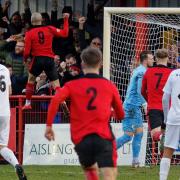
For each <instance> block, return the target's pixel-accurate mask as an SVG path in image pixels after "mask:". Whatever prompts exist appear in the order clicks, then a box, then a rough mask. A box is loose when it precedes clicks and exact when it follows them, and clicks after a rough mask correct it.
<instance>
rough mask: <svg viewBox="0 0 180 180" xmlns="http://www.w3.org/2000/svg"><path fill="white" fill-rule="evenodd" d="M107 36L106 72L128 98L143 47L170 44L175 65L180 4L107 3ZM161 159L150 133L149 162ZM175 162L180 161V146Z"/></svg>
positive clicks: (154, 47) (154, 162)
mask: <svg viewBox="0 0 180 180" xmlns="http://www.w3.org/2000/svg"><path fill="white" fill-rule="evenodd" d="M103 37H104V39H103V76H104V77H106V78H108V79H110V80H112V81H113V82H114V83H115V84H116V85H117V87H118V89H119V91H120V94H121V97H122V99H123V100H124V98H125V95H126V90H127V86H128V83H129V79H130V77H131V72H132V70H133V69H134V68H135V67H136V66H137V65H138V63H139V54H140V52H141V51H143V50H150V51H152V52H153V53H154V52H155V50H156V49H158V48H167V49H168V53H169V64H171V66H172V67H174V66H175V61H176V58H177V56H178V55H179V53H180V8H124V7H123V8H122V7H121V8H113V7H106V8H104V34H103ZM178 50H179V51H178ZM159 160H160V153H159V148H158V145H157V144H156V143H154V142H152V140H151V137H150V135H149V133H148V139H147V152H146V164H147V165H150V164H158V163H159ZM173 163H174V164H179V163H180V149H179V151H176V152H175V155H174V158H173Z"/></svg>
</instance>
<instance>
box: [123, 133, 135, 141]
mask: <svg viewBox="0 0 180 180" xmlns="http://www.w3.org/2000/svg"><path fill="white" fill-rule="evenodd" d="M124 137H125V139H126V142H129V141H131V140H132V137H133V136H131V135H129V134H124Z"/></svg>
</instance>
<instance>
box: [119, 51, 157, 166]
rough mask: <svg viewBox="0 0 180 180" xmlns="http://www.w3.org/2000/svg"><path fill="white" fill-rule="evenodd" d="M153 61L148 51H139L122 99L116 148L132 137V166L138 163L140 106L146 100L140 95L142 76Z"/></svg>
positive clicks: (141, 122) (141, 123) (140, 135)
mask: <svg viewBox="0 0 180 180" xmlns="http://www.w3.org/2000/svg"><path fill="white" fill-rule="evenodd" d="M153 62H154V58H153V55H152V53H151V52H150V51H142V52H141V53H140V65H139V66H138V67H137V68H136V69H134V71H133V74H132V77H131V79H130V84H129V86H128V89H127V93H126V98H125V101H124V110H125V118H124V120H123V121H122V125H123V131H124V135H123V136H122V137H120V138H118V139H117V148H120V147H122V146H123V145H124V144H125V143H127V142H129V141H131V140H132V139H133V141H132V152H133V161H132V166H133V167H138V166H139V164H140V163H139V152H140V148H141V140H142V137H143V119H142V113H141V106H142V105H144V104H146V101H145V99H144V98H143V96H142V95H141V85H142V78H143V75H144V73H145V72H146V69H147V67H149V66H153ZM145 109H146V108H145ZM145 111H146V110H145Z"/></svg>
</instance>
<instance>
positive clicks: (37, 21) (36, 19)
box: [31, 12, 42, 26]
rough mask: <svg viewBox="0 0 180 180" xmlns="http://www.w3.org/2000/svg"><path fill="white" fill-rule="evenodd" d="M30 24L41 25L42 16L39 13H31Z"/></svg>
mask: <svg viewBox="0 0 180 180" xmlns="http://www.w3.org/2000/svg"><path fill="white" fill-rule="evenodd" d="M31 24H32V25H33V26H37V25H41V24H42V16H41V14H40V13H38V12H35V13H32V15H31Z"/></svg>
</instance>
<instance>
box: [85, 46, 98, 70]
mask: <svg viewBox="0 0 180 180" xmlns="http://www.w3.org/2000/svg"><path fill="white" fill-rule="evenodd" d="M81 60H82V61H83V62H84V63H85V64H86V65H87V66H88V67H92V68H94V67H97V66H98V65H99V64H100V63H101V62H102V52H101V51H100V50H99V49H98V48H92V47H87V48H86V49H84V50H83V51H82V53H81Z"/></svg>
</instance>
